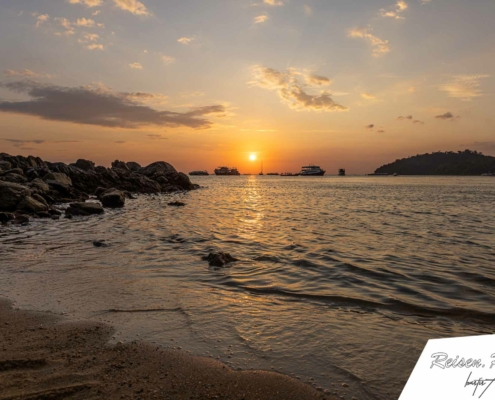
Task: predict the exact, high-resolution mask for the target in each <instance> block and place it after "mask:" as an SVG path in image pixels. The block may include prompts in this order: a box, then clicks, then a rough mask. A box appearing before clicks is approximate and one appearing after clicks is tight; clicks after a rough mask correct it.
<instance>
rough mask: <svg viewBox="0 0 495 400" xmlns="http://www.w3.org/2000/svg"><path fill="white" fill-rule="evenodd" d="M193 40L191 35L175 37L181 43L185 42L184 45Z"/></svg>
mask: <svg viewBox="0 0 495 400" xmlns="http://www.w3.org/2000/svg"><path fill="white" fill-rule="evenodd" d="M193 40H194V38H193V37H181V38H179V39H177V41H178V42H179V43H181V44H185V45H188V44H189V43H191V42H192V41H193Z"/></svg>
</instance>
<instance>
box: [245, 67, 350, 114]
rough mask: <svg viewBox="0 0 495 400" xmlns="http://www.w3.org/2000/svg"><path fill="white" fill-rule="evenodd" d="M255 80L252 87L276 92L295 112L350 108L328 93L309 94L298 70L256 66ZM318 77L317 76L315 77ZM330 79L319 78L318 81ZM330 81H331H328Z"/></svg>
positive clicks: (251, 82)
mask: <svg viewBox="0 0 495 400" xmlns="http://www.w3.org/2000/svg"><path fill="white" fill-rule="evenodd" d="M252 73H253V80H252V81H250V82H248V84H250V85H251V86H257V87H261V88H263V89H267V90H272V91H276V92H277V93H278V95H279V97H280V98H281V99H282V102H283V103H285V104H287V105H288V106H289V107H290V108H292V109H294V110H300V111H301V110H304V111H325V112H330V111H346V110H347V109H348V108H347V107H344V106H342V105H340V104H337V103H336V102H335V101H334V100H333V99H332V97H331V96H332V95H331V94H330V93H328V92H326V91H322V92H320V93H319V94H309V93H307V92H306V91H305V90H304V89H303V85H302V84H301V82H300V81H299V80H298V77H299V76H301V75H305V74H304V73H301V72H300V71H298V70H296V69H289V70H287V72H280V71H277V70H275V69H273V68H267V67H261V66H259V65H255V66H254V67H252ZM313 76H316V75H313ZM326 79H328V78H325V77H319V79H318V81H322V80H325V81H326ZM328 81H330V80H329V79H328Z"/></svg>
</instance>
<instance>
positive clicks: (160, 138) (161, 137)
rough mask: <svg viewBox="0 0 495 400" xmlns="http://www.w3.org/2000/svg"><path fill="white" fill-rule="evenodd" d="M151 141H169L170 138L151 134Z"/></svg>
mask: <svg viewBox="0 0 495 400" xmlns="http://www.w3.org/2000/svg"><path fill="white" fill-rule="evenodd" d="M148 137H149V138H150V139H155V140H156V139H158V140H168V138H166V137H163V136H162V135H156V134H150V135H148Z"/></svg>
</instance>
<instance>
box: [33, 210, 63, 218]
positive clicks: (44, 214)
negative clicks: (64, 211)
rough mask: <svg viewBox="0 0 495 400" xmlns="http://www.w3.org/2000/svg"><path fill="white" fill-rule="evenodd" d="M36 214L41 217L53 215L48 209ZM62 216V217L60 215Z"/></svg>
mask: <svg viewBox="0 0 495 400" xmlns="http://www.w3.org/2000/svg"><path fill="white" fill-rule="evenodd" d="M36 215H37V216H38V217H39V218H52V215H51V214H50V213H49V212H47V211H41V212H37V213H36ZM59 218H60V217H59Z"/></svg>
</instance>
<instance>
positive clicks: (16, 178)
mask: <svg viewBox="0 0 495 400" xmlns="http://www.w3.org/2000/svg"><path fill="white" fill-rule="evenodd" d="M0 179H1V180H2V181H4V182H12V183H20V184H22V183H26V182H27V179H26V178H25V177H24V176H22V175H19V174H14V173H11V174H6V175H3V176H1V177H0Z"/></svg>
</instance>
